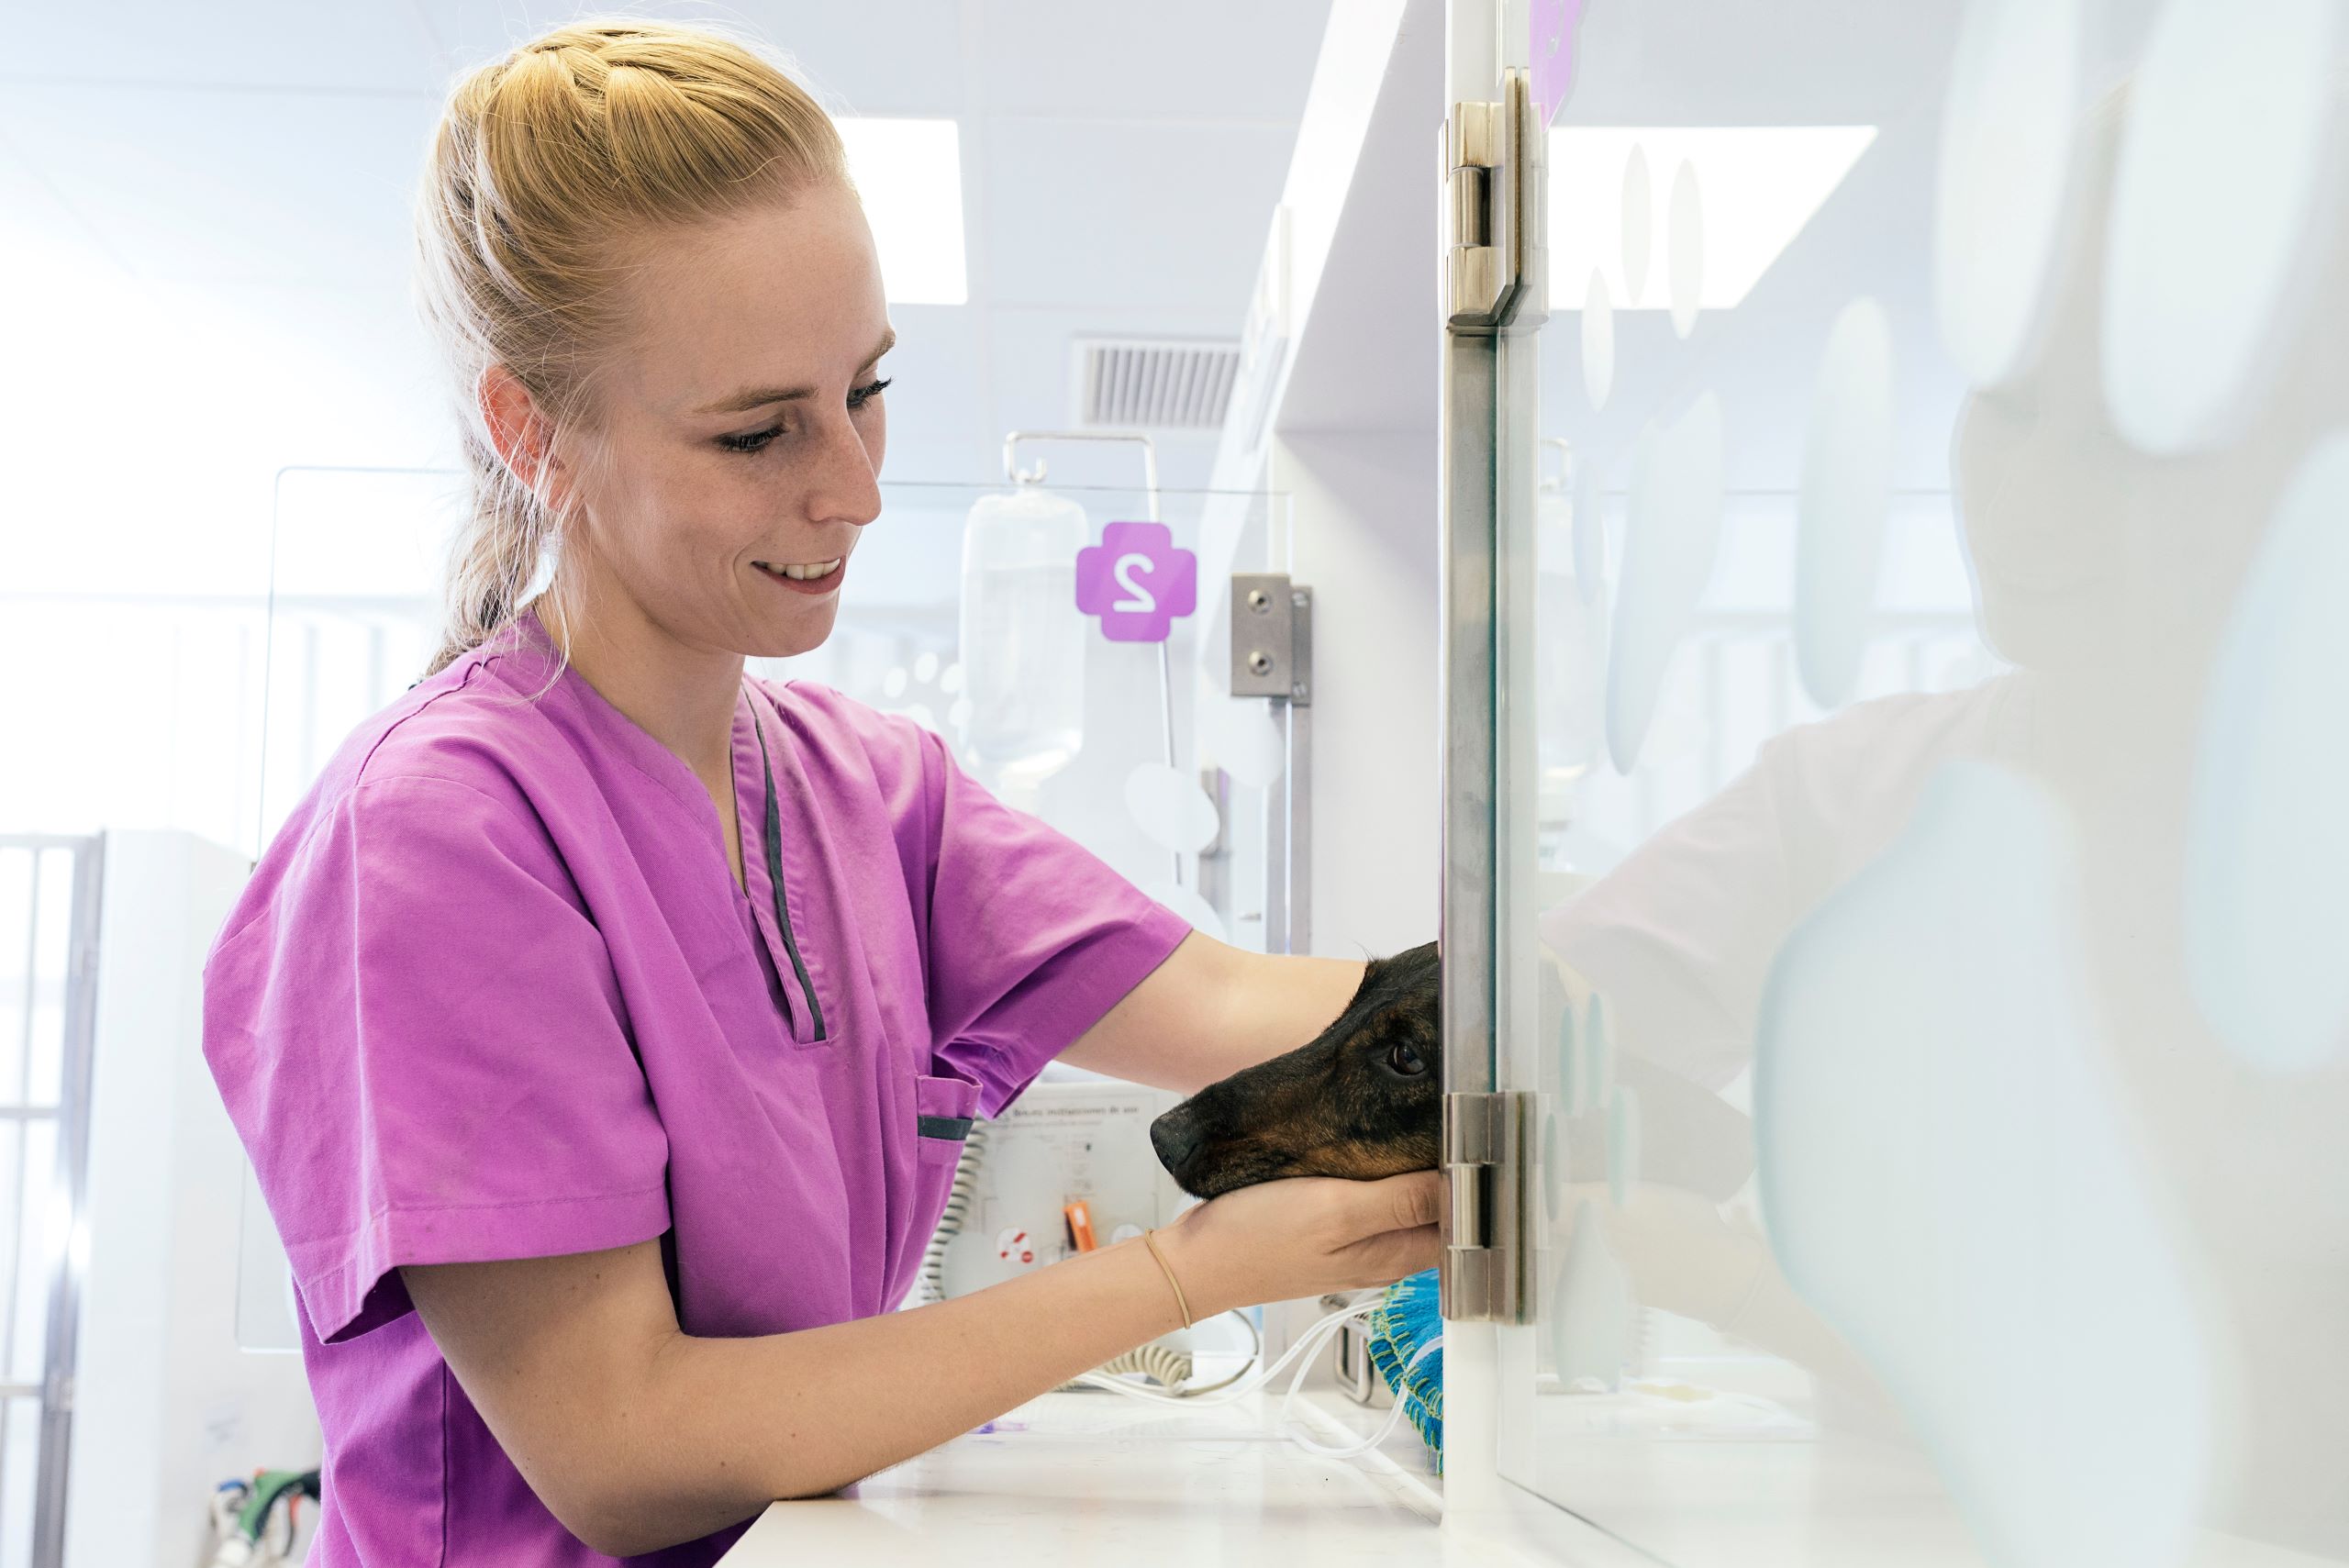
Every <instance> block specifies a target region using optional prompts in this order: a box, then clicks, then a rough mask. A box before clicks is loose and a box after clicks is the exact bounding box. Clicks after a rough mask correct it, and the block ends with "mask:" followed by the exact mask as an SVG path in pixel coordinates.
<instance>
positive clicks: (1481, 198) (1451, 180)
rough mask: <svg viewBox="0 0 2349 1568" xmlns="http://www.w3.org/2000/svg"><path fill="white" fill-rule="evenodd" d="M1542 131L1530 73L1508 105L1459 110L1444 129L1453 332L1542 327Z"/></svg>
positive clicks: (1505, 92)
mask: <svg viewBox="0 0 2349 1568" xmlns="http://www.w3.org/2000/svg"><path fill="white" fill-rule="evenodd" d="M1442 166H1443V167H1442V177H1443V182H1444V202H1443V213H1444V314H1445V318H1446V319H1445V325H1446V327H1447V328H1449V329H1450V330H1451V331H1452V332H1453V333H1455V334H1457V335H1459V336H1461V337H1467V338H1489V337H1492V336H1494V335H1495V334H1496V333H1498V332H1500V331H1502V330H1503V329H1504V328H1507V329H1508V330H1511V331H1520V330H1523V329H1525V328H1531V327H1536V326H1539V325H1541V323H1542V319H1543V318H1544V317H1545V316H1546V315H1547V311H1546V309H1544V308H1543V306H1542V304H1541V303H1540V302H1542V300H1543V299H1544V297H1545V293H1546V291H1544V290H1543V289H1542V287H1541V282H1542V278H1541V270H1542V265H1543V264H1544V261H1543V258H1544V255H1545V245H1544V241H1543V237H1542V131H1541V128H1540V125H1539V123H1538V115H1537V111H1536V110H1535V108H1534V106H1533V95H1532V88H1531V83H1530V80H1529V78H1528V76H1527V73H1526V72H1523V71H1520V70H1514V69H1512V70H1509V71H1508V72H1503V74H1502V79H1501V100H1500V102H1498V103H1462V104H1454V105H1453V106H1452V113H1451V115H1450V116H1449V117H1447V118H1446V119H1445V121H1444V126H1443V148H1442Z"/></svg>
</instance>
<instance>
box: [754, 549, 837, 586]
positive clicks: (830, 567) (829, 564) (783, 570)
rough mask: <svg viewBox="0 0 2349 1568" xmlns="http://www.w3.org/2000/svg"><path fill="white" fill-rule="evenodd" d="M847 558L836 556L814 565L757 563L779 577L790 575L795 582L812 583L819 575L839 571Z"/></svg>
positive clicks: (827, 574)
mask: <svg viewBox="0 0 2349 1568" xmlns="http://www.w3.org/2000/svg"><path fill="white" fill-rule="evenodd" d="M847 559H848V557H847V556H845V555H842V556H836V557H834V558H833V559H832V560H830V561H818V562H816V563H815V564H814V565H812V566H777V565H774V563H773V562H765V561H762V562H758V563H757V564H758V565H759V567H760V568H761V569H762V570H764V571H767V572H772V573H774V574H775V575H776V576H778V577H788V578H790V579H791V580H792V581H793V582H795V583H812V582H814V581H815V580H816V579H817V578H818V577H829V576H830V575H831V574H832V573H835V572H838V571H839V570H840V569H841V562H843V561H846V560H847Z"/></svg>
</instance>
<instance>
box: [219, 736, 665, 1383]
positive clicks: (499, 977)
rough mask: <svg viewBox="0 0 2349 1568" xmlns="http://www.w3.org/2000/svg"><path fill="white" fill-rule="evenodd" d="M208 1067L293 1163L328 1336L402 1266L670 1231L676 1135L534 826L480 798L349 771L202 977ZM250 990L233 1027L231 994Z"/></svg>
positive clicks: (263, 1160)
mask: <svg viewBox="0 0 2349 1568" xmlns="http://www.w3.org/2000/svg"><path fill="white" fill-rule="evenodd" d="M207 995H208V996H210V997H212V998H214V999H216V1008H215V1014H214V1017H215V1019H216V1020H217V1026H218V1027H217V1028H216V1029H210V1030H208V1034H209V1037H210V1038H209V1039H208V1040H207V1047H208V1049H209V1051H211V1054H212V1056H213V1062H214V1069H215V1072H216V1073H217V1074H219V1076H220V1078H221V1082H222V1085H223V1088H224V1090H226V1091H227V1093H228V1098H229V1103H230V1106H231V1109H232V1111H234V1112H236V1113H238V1119H239V1122H240V1123H242V1124H244V1125H246V1126H251V1125H253V1124H255V1123H256V1122H265V1123H266V1124H267V1125H268V1127H269V1129H270V1136H271V1140H272V1143H273V1147H271V1148H270V1149H268V1150H267V1151H259V1157H258V1158H257V1159H256V1164H257V1165H259V1166H260V1167H262V1168H263V1169H268V1168H270V1167H275V1168H276V1169H277V1170H278V1171H282V1172H284V1179H283V1180H281V1181H280V1182H279V1183H278V1184H277V1185H278V1187H279V1191H278V1193H277V1195H276V1197H277V1200H278V1203H277V1209H278V1223H279V1229H280V1232H281V1235H282V1237H283V1239H284V1242H285V1247H286V1252H287V1259H288V1262H291V1264H292V1265H293V1269H294V1274H295V1280H296V1282H297V1284H298V1285H299V1287H300V1291H301V1296H302V1300H303V1303H304V1307H305V1308H306V1312H307V1314H308V1316H309V1318H310V1320H311V1322H312V1323H313V1325H315V1327H316V1329H317V1332H318V1334H319V1336H320V1338H321V1339H322V1340H328V1341H333V1340H340V1339H343V1338H348V1337H349V1336H351V1335H352V1334H356V1333H360V1332H363V1331H364V1330H365V1329H368V1328H370V1327H372V1326H373V1325H374V1324H375V1323H377V1322H380V1321H382V1320H383V1319H384V1318H386V1317H391V1316H396V1315H398V1314H399V1313H401V1312H403V1311H406V1308H407V1298H406V1290H405V1289H403V1288H402V1287H401V1285H400V1284H399V1278H398V1275H397V1274H396V1273H393V1272H392V1271H393V1269H394V1268H395V1265H397V1264H401V1263H445V1262H481V1261H484V1260H488V1259H497V1258H511V1257H539V1256H551V1255H554V1254H558V1253H564V1252H583V1251H597V1250H600V1249H603V1248H607V1247H618V1246H624V1245H627V1244H628V1243H630V1242H634V1241H640V1240H645V1239H646V1238H648V1237H651V1236H657V1235H659V1234H660V1233H661V1232H662V1230H664V1229H667V1228H668V1222H669V1208H668V1198H667V1195H666V1192H665V1191H664V1176H665V1173H666V1166H667V1162H668V1140H667V1137H666V1135H665V1134H664V1132H663V1130H662V1124H661V1120H660V1118H659V1117H658V1116H657V1115H656V1114H655V1112H654V1109H653V1106H652V1102H651V1096H650V1095H648V1094H647V1092H646V1086H645V1079H644V1074H643V1073H642V1072H640V1070H639V1068H638V1066H637V1062H636V1057H635V1054H634V1051H633V1048H632V1047H631V1044H630V1041H629V1027H628V1017H627V1012H626V1009H625V1007H624V1006H622V1003H621V999H620V995H619V988H618V983H617V981H616V979H615V976H614V973H613V964H612V960H611V957H610V955H609V954H608V953H607V951H605V945H604V938H603V935H602V933H601V932H599V931H598V930H597V929H596V925H595V922H594V921H593V920H592V919H590V918H589V917H588V914H587V912H586V910H585V909H584V906H583V905H582V901H581V897H580V895H579V892H578V890H577V889H576V888H575V887H574V886H573V884H572V881H571V878H570V876H569V875H568V873H565V871H564V869H563V867H562V863H561V862H560V861H559V860H558V859H557V858H556V856H555V853H554V851H553V848H552V846H551V844H549V843H548V842H547V840H546V836H545V834H544V832H543V830H542V829H540V827H539V825H538V824H537V822H536V821H535V820H534V819H533V818H532V817H529V816H528V815H527V814H526V813H524V812H522V811H520V810H518V808H517V806H516V805H515V804H513V803H510V802H506V801H501V800H498V799H496V798H494V797H493V796H492V795H487V794H484V793H483V792H482V791H481V790H480V789H478V788H476V787H474V786H473V785H472V784H462V783H457V782H454V781H452V780H449V779H443V778H430V777H414V776H393V777H387V778H383V779H371V780H362V781H361V782H360V783H358V784H355V785H354V786H353V787H352V788H351V790H350V791H349V792H348V793H347V794H345V795H342V797H341V798H340V799H339V800H337V801H336V802H334V804H333V805H332V806H331V807H330V808H328V809H326V810H324V811H322V812H321V813H320V815H319V816H318V817H317V819H316V820H315V822H314V824H313V827H312V830H311V832H310V834H309V836H308V838H307V840H306V842H305V843H304V844H303V845H302V848H301V851H300V853H299V857H298V860H297V861H296V862H295V863H294V864H293V865H291V866H289V868H288V873H287V874H286V875H285V876H284V879H283V881H282V882H281V883H280V884H279V886H278V890H277V896H276V897H275V899H273V901H272V902H271V904H270V905H269V906H268V907H267V908H266V910H265V911H264V912H262V914H261V915H260V916H259V917H258V918H257V920H256V922H255V924H254V925H253V926H252V927H249V928H247V929H244V930H242V931H239V932H238V933H237V935H236V938H235V940H232V941H229V942H227V943H224V944H223V948H222V951H221V954H220V957H219V958H218V959H217V961H216V963H215V965H214V967H213V969H212V972H211V973H210V975H209V976H208V985H207ZM237 995H244V996H247V997H249V998H250V1013H249V1014H248V1015H247V1016H246V1017H245V1018H242V1019H232V1018H229V1017H228V1016H227V1015H228V1008H227V1006H226V1004H227V1003H228V1001H229V1000H230V999H231V998H232V997H234V996H237Z"/></svg>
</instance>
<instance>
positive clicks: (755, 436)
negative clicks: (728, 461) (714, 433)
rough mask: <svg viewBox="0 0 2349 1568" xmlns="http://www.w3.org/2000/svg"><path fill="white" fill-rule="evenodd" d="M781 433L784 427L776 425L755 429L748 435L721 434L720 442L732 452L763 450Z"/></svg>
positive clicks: (719, 443) (720, 444)
mask: <svg viewBox="0 0 2349 1568" xmlns="http://www.w3.org/2000/svg"><path fill="white" fill-rule="evenodd" d="M781 434H783V427H782V426H780V425H775V426H772V427H770V428H766V429H763V430H753V431H751V433H750V434H749V435H747V436H720V437H718V445H719V446H721V447H724V448H725V449H726V450H728V451H730V452H755V451H763V450H765V449H766V444H767V443H768V442H769V441H771V440H774V439H775V438H776V437H777V436H779V435H781Z"/></svg>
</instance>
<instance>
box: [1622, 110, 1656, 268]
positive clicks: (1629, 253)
mask: <svg viewBox="0 0 2349 1568" xmlns="http://www.w3.org/2000/svg"><path fill="white" fill-rule="evenodd" d="M1654 226H1655V191H1654V186H1653V181H1652V180H1651V179H1650V177H1649V174H1648V155H1647V150H1646V149H1644V148H1642V147H1641V146H1640V144H1639V143H1637V142H1633V143H1632V144H1631V154H1630V156H1628V157H1626V158H1625V159H1624V160H1623V302H1624V303H1625V304H1626V305H1628V304H1630V303H1631V301H1633V300H1635V299H1637V298H1639V297H1640V295H1642V294H1644V293H1646V292H1647V286H1648V252H1649V251H1650V250H1652V249H1653V246H1652V244H1651V240H1652V239H1653V234H1654Z"/></svg>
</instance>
